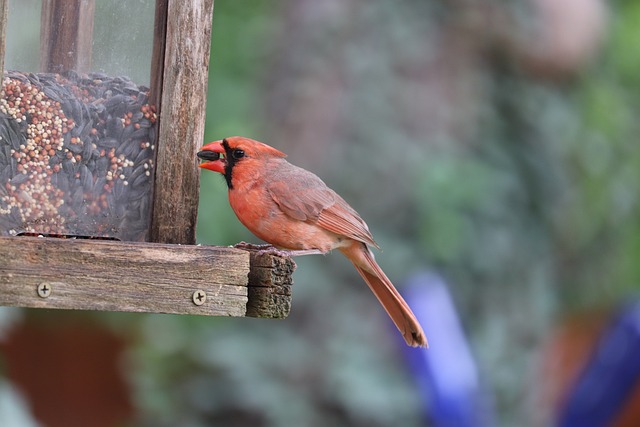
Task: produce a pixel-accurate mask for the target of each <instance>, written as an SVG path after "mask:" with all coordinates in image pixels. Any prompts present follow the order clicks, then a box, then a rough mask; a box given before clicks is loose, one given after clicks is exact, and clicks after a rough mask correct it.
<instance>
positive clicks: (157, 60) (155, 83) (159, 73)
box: [149, 0, 169, 111]
mask: <svg viewBox="0 0 640 427" xmlns="http://www.w3.org/2000/svg"><path fill="white" fill-rule="evenodd" d="M168 8H169V0H156V10H155V15H154V19H153V50H152V52H151V70H150V73H151V74H150V76H149V77H150V78H149V81H150V82H151V83H150V85H149V88H150V90H149V103H150V104H151V105H155V106H156V108H157V109H158V110H157V111H160V110H161V109H162V105H161V104H162V78H163V75H164V51H165V45H164V42H165V40H166V38H167V12H168Z"/></svg>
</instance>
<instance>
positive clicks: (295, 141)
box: [0, 0, 640, 427]
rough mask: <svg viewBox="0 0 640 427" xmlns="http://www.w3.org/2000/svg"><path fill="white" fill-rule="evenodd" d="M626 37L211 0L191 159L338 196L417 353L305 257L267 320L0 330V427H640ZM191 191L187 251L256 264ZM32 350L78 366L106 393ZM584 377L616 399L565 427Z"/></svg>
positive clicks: (219, 198)
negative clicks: (204, 151) (201, 128)
mask: <svg viewBox="0 0 640 427" xmlns="http://www.w3.org/2000/svg"><path fill="white" fill-rule="evenodd" d="M639 24H640V3H639V2H637V1H633V0H616V1H609V2H606V3H605V2H604V1H602V0H564V1H556V0H514V1H508V2H507V1H499V0H493V1H474V0H442V1H425V0H398V1H394V2H389V1H386V0H366V1H365V0H323V1H317V0H281V1H269V0H244V1H242V2H238V1H233V0H216V2H215V9H214V24H213V33H212V49H211V53H212V57H211V65H210V71H209V76H210V79H209V96H208V102H207V127H206V135H205V142H208V141H213V140H216V139H220V138H223V137H226V136H232V135H243V136H247V137H251V138H255V139H258V140H261V141H263V142H266V143H268V144H270V145H273V146H274V147H276V148H278V149H280V150H282V151H284V152H286V153H287V154H288V155H289V160H290V161H291V162H292V163H294V164H296V165H298V166H302V167H304V168H306V169H309V170H311V171H313V172H314V173H316V174H317V175H319V176H321V177H322V178H323V180H324V181H325V182H326V183H327V184H328V185H329V186H330V187H332V188H333V189H335V190H336V191H337V192H338V193H340V194H341V195H342V196H343V197H344V198H345V199H346V200H347V201H348V202H349V203H350V204H351V205H352V206H353V207H355V208H356V209H357V210H358V211H359V213H360V214H361V215H362V217H363V218H365V219H366V221H367V222H368V224H369V227H370V229H371V230H372V232H373V235H374V237H375V238H376V240H377V241H378V243H379V244H380V245H381V246H382V248H383V252H380V253H377V259H378V261H379V263H380V265H381V266H382V268H383V269H384V270H385V271H386V273H387V274H388V276H389V277H390V278H391V279H392V280H393V281H394V282H395V283H396V284H397V286H398V288H399V289H400V291H401V292H402V293H403V294H406V295H408V296H409V297H410V301H411V304H412V305H413V306H414V307H416V311H417V312H418V314H419V316H421V318H422V319H427V318H428V319H429V320H430V321H429V323H424V325H423V326H424V328H425V332H426V334H427V336H428V337H429V339H430V345H431V347H432V349H431V350H427V351H426V352H425V351H420V350H416V351H408V350H407V349H406V348H404V345H403V343H402V342H401V340H400V339H399V336H398V334H397V331H396V330H395V328H394V327H393V325H392V324H390V322H389V321H388V319H387V317H386V314H385V313H384V311H383V310H382V309H381V307H380V306H379V304H378V303H377V301H376V300H375V299H374V297H373V296H372V295H371V293H370V291H369V290H368V289H367V287H366V285H365V284H364V282H362V280H361V279H360V278H359V276H358V275H357V273H356V272H355V270H354V269H353V268H352V267H351V265H350V264H349V262H348V261H346V260H345V259H343V258H342V257H341V256H340V255H339V254H333V255H328V256H325V257H322V256H314V257H302V258H298V259H296V262H297V264H298V269H297V271H296V273H295V275H294V278H295V282H296V283H295V285H294V288H293V306H292V312H291V315H290V317H289V318H288V319H287V320H283V321H270V320H263V319H244V318H241V319H237V318H230V319H226V318H196V317H179V316H168V315H131V314H115V313H110V314H86V313H85V314H82V313H60V312H57V313H42V312H39V313H34V312H33V311H26V310H10V309H3V310H1V311H0V316H1V317H0V326H1V328H0V363H1V365H0V366H1V369H2V370H0V372H2V373H3V374H4V379H2V377H0V424H1V425H18V426H22V425H25V426H30V425H56V424H53V423H51V422H50V423H49V424H38V423H42V420H43V419H45V418H44V415H43V414H45V413H49V412H47V411H50V412H51V413H53V414H54V415H53V418H48V419H56V415H55V414H57V419H58V420H60V419H61V418H63V416H62V415H61V414H60V412H61V407H60V406H58V407H57V409H56V408H55V407H54V408H49V409H46V407H47V404H46V401H50V400H51V399H52V398H53V397H52V395H53V394H56V395H60V396H72V397H69V399H76V400H75V402H82V404H81V405H80V404H77V405H76V406H74V407H75V409H74V411H75V410H77V411H78V412H81V411H80V409H79V407H84V408H86V409H87V411H89V413H90V414H93V416H94V417H96V414H98V413H101V412H100V411H103V410H105V409H103V408H110V409H109V411H111V412H109V413H111V414H112V416H111V418H109V417H107V416H106V415H105V416H99V417H96V418H99V419H98V420H97V421H96V422H104V424H101V425H136V426H138V425H139V426H177V425H180V426H209V425H220V426H269V427H272V426H273V427H280V426H282V427H285V426H294V425H301V426H302V425H304V426H327V425H339V426H354V427H356V426H358V427H359V426H381V427H382V426H430V425H434V426H444V425H447V426H466V425H474V426H484V425H496V426H498V425H499V426H552V425H566V426H571V425H573V426H587V425H615V426H626V425H629V426H633V425H638V424H639V423H640V415H639V414H638V413H637V409H634V408H637V406H634V405H633V402H637V400H634V399H637V398H638V396H640V388H638V387H636V382H635V378H636V376H634V375H637V372H636V371H635V370H633V369H632V370H630V371H629V370H627V371H625V370H624V369H627V368H628V367H629V366H630V365H628V364H626V363H622V362H623V361H624V360H626V359H625V355H627V356H628V355H629V354H638V353H637V352H635V351H636V350H638V349H639V348H640V347H634V346H638V340H639V339H638V332H637V331H638V330H640V328H639V327H638V323H639V322H640V315H638V314H637V313H638V312H639V311H638V310H637V309H636V306H635V305H634V304H635V297H636V292H637V288H638V284H639V283H640V280H639V279H640V262H638V260H640V142H639V141H638V135H639V134H640V133H639V131H640V122H639V121H638V119H637V116H638V113H639V111H640V97H639V95H640V72H639V70H640V52H638V43H640V25H639ZM142 83H144V82H142ZM201 179H202V181H201V192H200V209H199V222H198V241H199V243H201V244H207V245H231V244H234V243H236V242H238V241H241V240H245V241H252V242H255V241H256V239H255V238H254V237H253V236H251V235H250V234H249V232H248V231H246V230H245V229H244V228H243V226H242V225H241V224H240V223H239V222H238V221H237V219H236V218H235V215H234V214H233V212H232V211H231V209H230V207H229V205H228V201H227V196H226V186H225V183H224V179H223V178H221V177H220V176H218V175H217V174H213V173H209V172H204V173H203V174H202V177H201ZM425 271H426V272H428V273H424V272H425ZM419 273H420V274H419ZM194 274H197V272H194ZM417 274H419V275H417ZM416 275H417V276H416ZM407 283H410V285H411V286H409V285H406V286H403V285H405V284H407ZM429 290H431V291H433V290H435V291H433V292H431V293H429ZM428 295H432V296H433V298H432V299H429V298H427V296H428ZM430 313H431V314H430ZM625 316H626V317H625ZM625 319H626V320H625ZM623 321H624V322H627V323H624V322H623ZM52 324H70V325H73V326H70V327H69V328H68V329H67V330H65V331H64V332H59V334H60V335H59V336H57V335H55V334H56V332H52V331H51V328H52V326H51V325H52ZM620 325H622V326H620ZM89 326H94V327H95V328H96V329H97V330H99V331H100V333H99V334H96V333H93V332H92V333H88V332H86V328H88V327H89ZM24 328H31V329H29V331H30V332H28V334H31V335H29V336H30V337H31V340H29V339H28V338H20V337H24V335H25V333H22V334H21V335H20V334H18V332H17V331H21V330H22V329H24ZM619 328H623V329H624V328H627V329H624V331H626V332H625V333H627V335H624V334H623V333H622V332H619V331H620V330H622V329H619ZM33 334H40V335H35V336H34V335H33ZM612 334H613V335H612ZM616 334H617V335H616ZM621 334H622V335H621ZM56 336H57V338H56V339H54V338H52V337H56ZM612 336H614V337H613V338H611V337H612ZM34 337H36V338H37V337H39V338H37V339H35V338H34ZM43 337H50V338H49V340H50V341H58V342H60V341H62V342H66V343H80V342H84V341H83V340H86V342H87V343H93V344H87V345H85V346H84V347H83V348H85V350H83V351H82V352H80V353H79V354H78V359H79V360H84V361H87V360H92V361H94V362H95V363H97V364H98V366H100V369H99V370H100V371H101V372H103V375H102V376H103V377H105V378H102V379H100V378H98V379H95V381H103V382H104V384H105V385H104V387H103V388H102V392H103V394H100V393H98V392H96V394H95V396H94V394H92V393H91V392H89V390H91V389H92V388H91V387H92V386H91V385H90V384H96V382H95V381H94V382H93V383H91V382H90V379H88V378H87V377H86V376H85V375H74V373H75V372H81V371H76V369H80V365H78V364H68V365H69V366H67V370H66V371H64V372H66V374H64V375H63V374H60V373H57V374H56V372H59V371H60V369H58V368H54V367H55V366H60V365H56V364H53V366H54V367H51V363H52V362H51V361H52V360H57V359H55V357H56V354H57V353H56V349H55V345H54V344H53V343H51V344H50V345H47V346H45V345H44V344H43V342H49V341H47V339H45V338H43ZM620 337H622V338H620ZM18 339H25V340H27V341H28V342H34V340H35V341H37V342H38V343H39V345H38V346H36V345H34V346H33V348H32V350H30V351H25V352H24V353H20V352H18V351H17V350H15V346H12V343H14V342H15V341H16V340H18ZM607 339H611V340H613V341H607ZM105 342H110V343H112V345H109V346H106V345H105V348H104V349H102V350H101V348H102V347H101V344H104V343H105ZM612 342H613V343H614V344H611V343H612ZM603 343H609V345H603ZM69 345H72V344H69ZM438 348H440V349H443V348H444V349H446V350H447V351H446V352H445V351H438V350H437V349H438ZM12 349H14V350H12ZM607 350H611V351H612V352H607ZM45 351H46V352H48V353H46V360H47V361H49V362H48V363H49V366H48V367H47V368H40V369H39V370H37V371H35V372H34V369H33V366H35V365H38V366H39V361H40V360H41V358H40V357H39V356H41V355H42V354H43V352H45ZM416 352H417V353H416ZM599 358H601V359H602V360H604V362H603V363H602V364H599V361H600V359H599ZM607 361H608V362H607ZM20 362H22V363H23V364H25V365H26V366H28V367H31V368H30V369H29V371H30V374H29V376H27V377H28V378H26V379H25V378H24V376H23V377H21V376H20V375H19V374H18V370H17V368H14V367H15V366H17V365H19V364H20ZM605 362H606V363H605ZM59 363H64V361H61V362H59ZM594 366H595V367H594ZM598 366H600V367H602V366H604V367H607V369H608V371H606V372H605V373H604V374H602V373H601V374H602V375H604V376H605V377H607V378H613V377H614V376H615V375H614V374H616V373H618V374H619V372H626V375H624V377H625V378H626V379H627V381H626V382H625V383H624V387H622V386H621V384H622V383H621V382H619V381H613V380H612V381H611V382H610V383H607V384H609V385H611V387H613V389H616V387H618V386H619V387H622V391H623V392H621V393H619V396H618V394H615V393H613V392H612V393H609V394H608V396H609V397H610V396H614V395H615V396H618V398H617V400H616V401H615V402H612V403H611V406H610V407H611V410H610V411H609V412H608V415H603V416H602V417H601V419H602V422H601V423H600V424H597V423H596V424H588V423H586V422H584V423H579V422H572V421H571V420H574V419H578V418H572V414H573V412H571V411H572V409H571V408H572V405H574V407H576V408H582V409H584V408H587V409H593V408H605V407H607V408H608V407H609V406H606V405H608V404H609V402H604V401H603V400H598V399H606V397H603V396H601V395H597V393H596V390H602V389H603V387H602V384H603V383H602V382H598V381H603V380H602V378H604V377H602V376H600V377H599V376H598V375H596V377H595V378H596V380H594V381H595V382H594V381H592V382H591V383H588V384H587V385H586V386H584V388H581V387H582V386H583V385H584V384H585V383H584V382H583V379H584V378H587V377H586V376H584V375H586V374H585V373H586V372H599V371H597V369H596V368H597V367H598ZM463 367H464V369H463ZM458 368H459V369H458ZM591 368H593V369H596V371H593V370H590V369H591ZM618 368H619V369H621V371H619V372H618V371H616V369H618ZM42 369H44V371H43V370H42ZM445 371H446V372H447V375H450V376H449V377H447V378H454V379H455V381H453V382H452V380H448V381H446V382H445V383H444V384H440V383H439V382H438V378H439V375H441V374H442V373H443V372H445ZM56 375H57V377H56ZM594 375H595V374H594ZM43 376H44V377H47V378H49V379H50V382H51V383H52V385H51V387H52V388H51V390H54V391H55V392H51V393H49V394H46V393H45V394H44V396H43V395H40V396H36V395H35V394H34V393H33V392H31V391H29V390H31V389H33V388H29V384H31V383H30V382H29V381H32V382H35V381H36V379H38V378H39V379H41V378H42V377H43ZM78 376H81V377H82V378H79V379H77V380H78V381H79V382H81V381H80V380H82V381H84V382H81V384H80V385H77V386H76V388H75V390H76V394H74V391H73V390H72V389H73V387H72V385H70V384H68V383H69V381H72V380H71V379H70V377H78ZM58 377H59V378H58ZM55 378H58V380H55ZM588 378H591V377H588ZM616 378H617V377H616ZM598 379H599V380H598ZM56 381H57V382H56ZM584 381H587V380H584ZM587 382H588V381H587ZM61 384H65V387H64V388H63V389H61ZM100 384H103V383H100ZM107 384H109V385H108V386H107ZM439 384H440V385H439ZM594 384H595V385H594ZM447 386H448V387H447ZM107 387H109V388H107ZM619 387H618V388H619ZM36 388H37V387H36ZM67 388H68V390H67ZM39 390H40V391H41V392H42V391H43V390H44V389H43V387H42V386H41V387H40V388H39ZM78 390H81V392H77V391H78ZM584 390H586V391H584ZM582 391H584V393H583V392H582ZM65 393H68V394H65ZM105 393H106V395H107V396H111V398H105ZM443 396H444V398H443ZM576 396H578V397H576ZM580 398H583V399H586V400H580ZM575 399H577V400H575ZM454 401H455V402H457V403H456V404H457V405H459V406H457V407H456V408H458V409H455V408H454V409H451V408H453V407H454V406H455V405H453V404H452V403H451V402H454ZM585 401H586V402H590V404H589V405H587V406H584V405H583V404H584V402H585ZM96 402H98V403H96ZM605 403H606V404H605ZM447 405H449V406H447ZM49 406H51V405H49ZM447 408H449V409H451V412H450V413H451V414H453V415H451V416H450V417H449V418H447ZM460 408H467V409H460ZM469 408H471V409H469ZM105 411H106V410H105ZM464 411H470V413H472V414H474V415H472V416H471V419H475V423H474V422H470V423H469V421H464V417H458V418H456V416H457V415H456V414H458V415H459V414H460V413H462V412H464ZM634 411H636V412H634ZM63 412H64V411H63ZM69 412H73V411H66V412H65V413H66V414H67V415H69ZM105 413H106V412H105ZM113 414H115V415H113ZM583 415H584V414H583ZM3 417H4V418H3ZM590 419H591V418H590ZM3 420H5V421H3ZM16 420H17V421H16ZM447 420H449V421H448V423H447ZM456 420H457V421H456ZM12 422H13V424H12ZM70 422H72V421H66V424H57V425H73V424H70ZM16 423H18V424H16ZM94 425H99V424H94Z"/></svg>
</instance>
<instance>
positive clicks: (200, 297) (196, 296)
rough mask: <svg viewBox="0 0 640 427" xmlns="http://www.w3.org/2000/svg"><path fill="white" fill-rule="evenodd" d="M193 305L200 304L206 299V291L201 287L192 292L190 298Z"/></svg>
mask: <svg viewBox="0 0 640 427" xmlns="http://www.w3.org/2000/svg"><path fill="white" fill-rule="evenodd" d="M191 299H192V300H193V303H194V304H195V305H202V304H204V303H205V302H206V301H207V293H206V292H205V291H203V290H201V289H198V290H197V291H195V292H194V293H193V296H192V298H191Z"/></svg>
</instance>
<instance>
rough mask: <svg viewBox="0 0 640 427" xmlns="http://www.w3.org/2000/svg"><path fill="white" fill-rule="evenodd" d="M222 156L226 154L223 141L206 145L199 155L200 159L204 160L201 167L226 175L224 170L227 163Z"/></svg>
mask: <svg viewBox="0 0 640 427" xmlns="http://www.w3.org/2000/svg"><path fill="white" fill-rule="evenodd" d="M222 154H224V147H223V146H222V141H215V142H210V143H208V144H207V145H204V146H203V147H202V148H201V149H200V151H198V154H197V156H198V158H199V159H200V160H202V163H200V167H201V168H203V169H209V170H210V171H214V172H218V173H221V174H223V175H224V169H225V167H226V166H227V161H226V160H225V158H224V157H222V156H221V155H222Z"/></svg>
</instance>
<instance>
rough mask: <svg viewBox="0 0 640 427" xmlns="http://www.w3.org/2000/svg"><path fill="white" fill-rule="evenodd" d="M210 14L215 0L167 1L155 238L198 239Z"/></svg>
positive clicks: (152, 234)
mask: <svg viewBox="0 0 640 427" xmlns="http://www.w3.org/2000/svg"><path fill="white" fill-rule="evenodd" d="M212 17H213V0H187V1H177V0H169V2H168V10H167V20H166V36H165V40H164V45H163V46H164V47H165V51H164V69H163V70H164V75H163V78H162V99H161V103H160V119H159V123H160V129H159V132H158V143H157V144H156V153H157V154H156V156H157V158H156V169H155V179H154V192H153V213H152V218H151V230H150V240H151V241H152V242H159V243H180V244H187V245H188V244H193V243H195V228H196V218H197V212H198V188H199V184H200V172H199V169H198V168H197V161H196V151H197V149H198V147H199V146H200V145H201V144H202V143H203V141H202V139H203V136H204V122H205V120H204V119H205V105H206V97H207V83H208V77H209V50H210V46H211V23H212ZM158 19H159V18H156V21H158ZM158 37H160V36H158V35H156V41H155V42H154V43H155V44H157V43H159V42H158ZM154 58H160V55H157V56H154ZM154 66H157V64H154ZM153 72H154V71H153V70H152V73H153ZM156 80H157V79H156Z"/></svg>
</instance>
